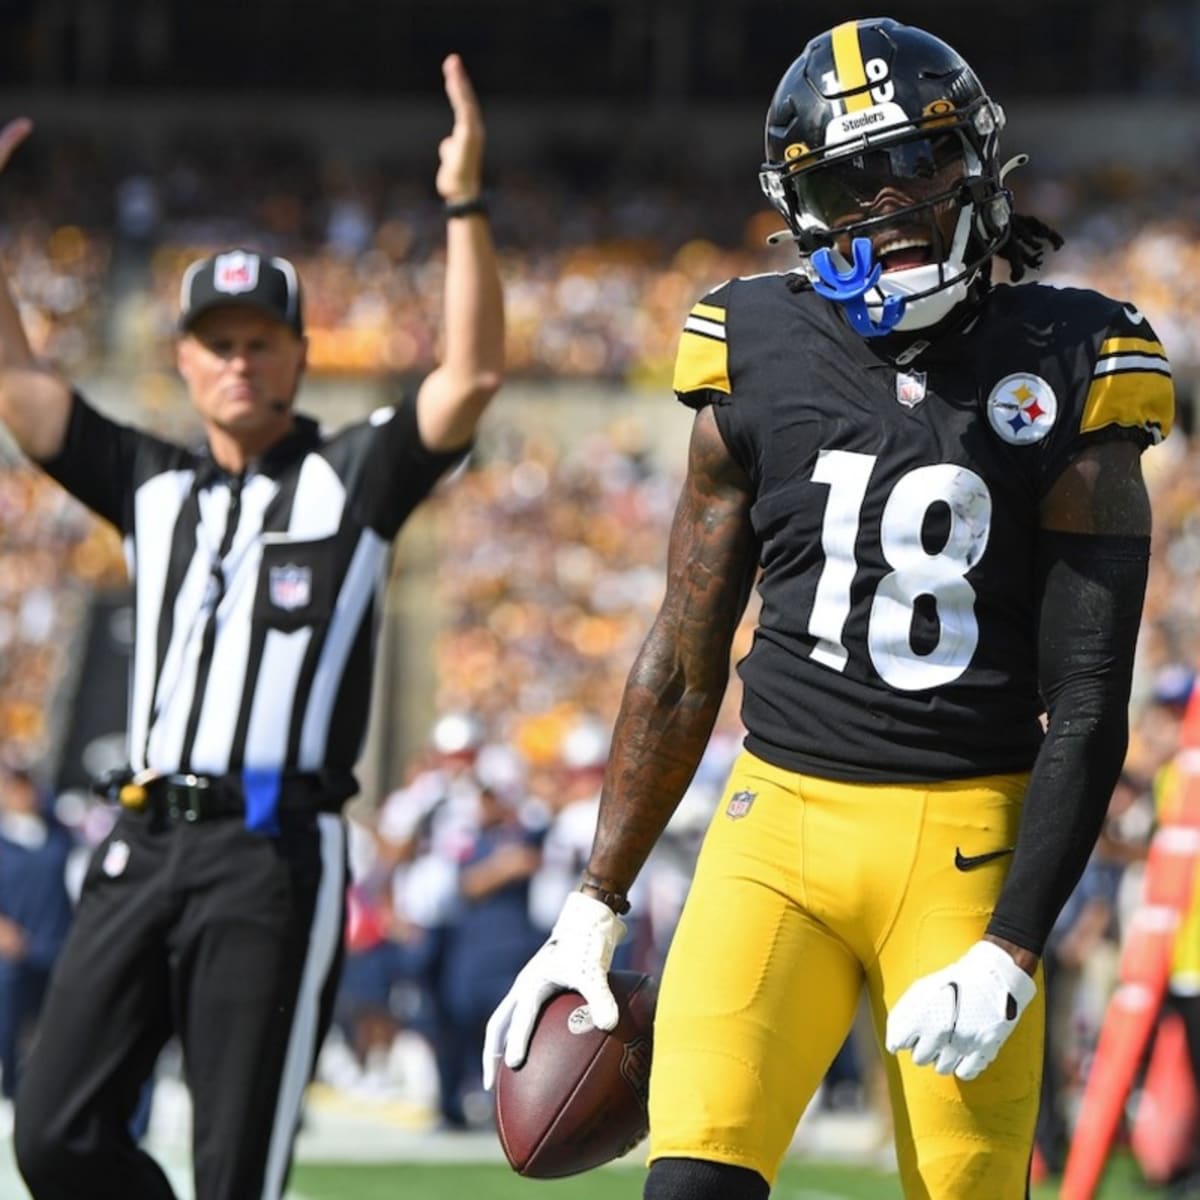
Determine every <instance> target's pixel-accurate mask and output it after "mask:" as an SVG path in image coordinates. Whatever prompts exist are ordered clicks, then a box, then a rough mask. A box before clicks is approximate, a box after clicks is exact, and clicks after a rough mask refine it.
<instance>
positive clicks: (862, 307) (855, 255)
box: [809, 237, 907, 337]
mask: <svg viewBox="0 0 1200 1200" xmlns="http://www.w3.org/2000/svg"><path fill="white" fill-rule="evenodd" d="M851 256H852V261H851V264H850V269H849V270H848V271H842V270H840V269H839V268H838V265H837V263H836V262H835V261H834V258H833V252H832V251H831V250H830V249H829V248H828V247H827V246H822V247H821V248H820V249H819V250H814V251H813V253H812V256H811V258H810V259H809V261H810V262H811V263H812V268H813V272H814V274H815V275H816V278H815V279H814V280H813V281H812V285H813V291H815V292H816V293H817V294H818V295H819V296H824V297H825V299H826V300H834V301H836V302H837V303H838V304H840V305H841V306H842V308H843V309H845V312H846V319H847V320H848V321H849V322H850V324H851V326H852V327H853V329H854V331H855V332H856V333H858V334H859V335H861V336H862V337H882V336H883V335H884V334H887V333H891V332H892V330H893V329H895V328H896V326H897V325H898V324H899V323H900V321H901V319H902V318H903V316H904V307H905V304H906V303H907V299H906V297H904V296H888V297H887V298H886V299H885V300H884V301H883V303H882V304H881V305H879V304H876V305H872V307H873V308H876V309H877V310H878V312H879V316H878V318H875V317H872V315H871V313H870V312H869V311H868V309H867V302H866V298H865V297H866V294H867V293H868V292H869V291H870V290H871V289H872V288H874V287H875V285H876V284H877V283H878V282H879V277H880V275H882V274H883V265H882V264H881V263H877V262H874V261H873V260H874V250H873V249H872V247H871V239H870V238H865V237H856V238H855V239H854V241H853V243H852V244H851Z"/></svg>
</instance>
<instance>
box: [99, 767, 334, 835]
mask: <svg viewBox="0 0 1200 1200" xmlns="http://www.w3.org/2000/svg"><path fill="white" fill-rule="evenodd" d="M356 790H357V788H356V787H352V788H350V789H349V790H347V789H345V787H344V786H343V787H342V788H339V787H338V786H337V782H335V781H333V780H331V779H329V778H326V776H325V775H323V774H320V773H316V772H313V773H311V774H301V775H285V776H284V777H283V778H282V780H281V781H280V785H279V798H278V801H277V803H276V809H277V811H278V812H280V813H318V812H340V811H341V807H342V804H343V802H344V801H345V800H346V799H347V797H348V796H350V795H353V793H354V791H356ZM115 798H116V801H117V803H118V804H119V805H120V806H121V807H122V808H124V809H126V810H128V811H129V812H146V813H151V814H153V815H155V816H159V817H163V818H165V819H167V820H169V821H183V822H186V823H187V824H196V823H198V822H200V821H213V820H217V819H219V818H221V817H241V816H244V815H245V813H246V795H245V791H244V789H243V787H242V781H241V778H240V776H237V775H192V774H177V775H155V776H152V777H149V778H134V779H131V780H129V781H128V782H126V783H122V784H121V785H120V787H119V788H117V789H116V797H115Z"/></svg>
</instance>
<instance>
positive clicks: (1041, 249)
mask: <svg viewBox="0 0 1200 1200" xmlns="http://www.w3.org/2000/svg"><path fill="white" fill-rule="evenodd" d="M1062 244H1063V237H1062V234H1061V233H1059V232H1058V230H1056V229H1051V228H1050V226H1049V225H1047V224H1045V223H1044V222H1042V221H1039V220H1038V219H1037V217H1030V216H1026V215H1025V214H1024V213H1013V215H1012V217H1011V219H1010V222H1009V227H1008V237H1007V238H1006V239H1005V241H1004V244H1003V245H1002V246H1001V247H1000V249H999V250H997V251H996V257H997V258H1002V259H1004V261H1005V262H1006V263H1008V269H1009V274H1010V275H1011V277H1012V280H1013V282H1014V283H1015V282H1016V281H1017V280H1018V279H1020V278H1022V276H1024V274H1025V272H1026V270H1031V271H1036V270H1038V269H1039V268H1040V267H1041V265H1042V259H1043V258H1045V256H1046V247H1047V246H1049V247H1050V249H1051V250H1057V249H1059V247H1060V246H1062Z"/></svg>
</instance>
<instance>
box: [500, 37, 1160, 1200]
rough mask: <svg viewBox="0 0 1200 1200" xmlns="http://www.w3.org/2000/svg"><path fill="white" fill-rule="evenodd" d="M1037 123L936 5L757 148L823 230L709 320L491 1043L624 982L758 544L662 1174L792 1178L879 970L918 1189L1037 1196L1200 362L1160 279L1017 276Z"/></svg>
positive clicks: (778, 196) (774, 107) (806, 228)
mask: <svg viewBox="0 0 1200 1200" xmlns="http://www.w3.org/2000/svg"><path fill="white" fill-rule="evenodd" d="M1003 124H1004V115H1003V113H1002V111H1001V109H1000V107H999V106H998V105H997V104H996V103H995V102H994V101H993V100H992V99H991V98H990V97H989V96H988V94H987V93H986V92H985V91H984V89H983V87H982V86H981V84H980V82H979V80H978V78H977V77H976V75H975V73H974V72H973V71H972V69H971V68H970V66H969V65H968V64H967V63H966V62H965V61H964V60H963V59H962V58H961V57H960V56H959V55H958V54H957V53H956V52H955V51H954V50H953V49H951V48H950V47H949V46H947V45H946V44H945V43H943V42H942V41H940V40H939V39H937V38H936V37H933V36H931V35H930V34H928V33H925V32H923V31H921V30H919V29H914V28H911V27H906V26H904V25H901V24H898V23H897V22H895V21H893V20H886V19H876V20H861V21H847V22H845V23H844V24H841V25H839V26H837V27H836V28H835V29H832V30H830V31H828V32H826V33H823V34H821V35H820V36H819V37H817V38H815V39H814V40H813V41H811V42H810V43H809V44H808V46H807V47H805V49H804V52H803V53H802V54H801V55H800V57H799V58H798V59H797V60H796V61H795V62H794V63H793V64H792V66H791V67H790V68H789V69H788V71H787V73H786V74H785V75H784V77H783V79H782V81H781V82H780V84H779V87H778V89H777V90H776V93H775V96H774V99H773V100H772V102H771V105H770V109H769V112H768V116H767V122H766V162H765V163H764V164H763V167H762V175H761V181H762V185H763V188H764V190H765V192H766V194H767V196H768V197H769V199H770V200H771V202H772V204H773V205H774V206H775V208H776V209H777V210H778V211H779V213H780V215H781V216H782V217H783V220H784V221H785V222H786V226H787V229H786V232H785V235H784V236H786V237H787V238H789V239H792V240H793V241H794V242H795V244H796V246H797V248H798V250H799V252H800V266H799V268H798V269H797V270H795V271H794V272H790V273H783V274H768V275H760V276H754V277H750V278H745V279H733V280H730V281H729V282H727V283H725V284H722V285H721V286H720V287H718V288H716V289H715V290H714V291H712V292H710V293H709V294H708V295H706V296H705V297H704V298H703V299H702V300H701V301H700V302H699V303H698V304H696V305H695V306H694V307H693V308H692V310H691V312H690V313H689V314H688V316H687V318H686V321H685V324H684V329H683V333H682V335H681V338H680V342H679V350H678V358H677V364H676V369H675V382H674V386H675V390H676V392H677V394H678V396H679V398H680V399H681V400H682V401H683V402H684V403H685V404H687V405H689V406H691V407H692V408H694V409H695V410H696V417H695V423H694V427H693V432H692V438H691V447H690V458H689V466H688V473H687V478H686V481H685V483H684V486H683V491H682V495H681V497H680V500H679V505H678V509H677V511H676V515H675V521H674V526H673V529H672V533H671V539H670V547H669V561H668V582H667V590H666V595H665V598H664V600H663V603H662V607H661V610H660V612H659V614H658V616H657V618H656V620H655V622H654V625H653V626H652V628H651V630H650V632H649V635H648V637H647V639H646V641H645V644H644V645H643V647H642V649H641V652H640V654H639V655H638V657H637V660H636V661H635V663H634V665H633V669H632V672H631V674H630V676H629V680H628V684H627V686H626V689H625V693H624V698H623V702H622V705H621V711H620V714H619V716H618V718H617V722H616V726H615V729H614V736H613V754H612V758H611V761H610V764H609V769H608V772H607V776H606V779H605V785H604V791H603V798H602V801H601V806H600V813H599V819H598V826H597V831H596V836H595V841H594V845H593V848H592V852H591V857H590V860H589V863H588V868H587V871H586V873H585V875H584V877H583V881H582V883H581V886H580V888H579V890H578V891H576V892H574V893H572V895H571V896H570V897H569V898H568V900H567V902H566V904H565V905H564V908H563V910H562V914H561V916H560V918H559V920H558V922H557V924H556V926H555V929H554V931H553V932H552V934H551V936H550V938H549V939H548V941H547V942H546V944H545V946H544V947H543V948H542V949H541V950H540V951H539V952H538V953H537V955H536V956H535V957H534V958H533V959H532V960H531V961H530V962H529V964H527V966H526V967H525V968H524V969H523V971H522V972H521V974H520V975H519V976H518V978H517V979H516V981H515V982H514V984H513V988H512V990H511V992H510V993H509V996H508V997H507V999H506V1000H505V1001H504V1003H503V1004H501V1006H500V1007H499V1008H498V1009H497V1011H496V1013H495V1014H494V1016H493V1018H492V1023H491V1028H490V1031H489V1040H488V1045H487V1049H486V1051H485V1058H486V1061H485V1070H486V1071H487V1072H488V1075H489V1078H490V1077H491V1075H492V1073H493V1072H494V1069H495V1065H496V1058H497V1056H499V1055H500V1054H501V1053H503V1055H504V1057H505V1059H506V1061H507V1062H508V1063H509V1064H510V1065H516V1064H519V1063H520V1062H521V1061H522V1060H523V1057H524V1055H525V1053H526V1048H527V1045H528V1041H529V1036H530V1031H531V1029H532V1027H533V1025H534V1022H535V1020H536V1017H537V1013H538V1009H539V1007H540V1005H541V1004H542V1003H543V1001H544V1000H545V999H546V997H547V996H548V995H549V994H551V993H552V992H554V991H556V990H558V989H560V988H575V989H578V990H579V991H581V992H582V993H583V994H584V996H585V997H586V998H587V1000H588V1002H589V1005H590V1006H591V1010H592V1014H593V1017H594V1019H595V1020H596V1022H597V1024H599V1025H601V1026H605V1023H606V1022H610V1023H611V1022H612V1021H613V1020H614V1019H615V1015H616V1009H615V1005H614V1002H613V999H612V996H611V994H610V993H609V991H608V989H607V986H606V982H605V980H606V970H607V968H608V965H609V961H610V958H611V955H612V952H613V947H614V945H615V944H616V943H617V941H618V940H619V938H620V937H621V932H622V922H621V921H620V916H621V914H622V912H623V911H624V910H625V908H626V907H627V901H626V898H625V897H626V894H627V892H628V890H629V887H630V884H631V883H632V881H633V879H634V876H635V874H636V873H637V871H638V870H639V868H640V867H641V865H642V863H643V862H644V861H645V859H646V856H647V854H648V853H649V851H650V849H651V847H652V846H653V844H654V842H655V840H656V839H657V838H658V836H659V835H660V834H661V832H662V830H663V827H664V826H665V825H666V823H667V820H668V818H669V817H670V815H671V812H672V810H673V809H674V808H675V806H676V804H678V802H679V800H680V797H681V796H682V795H683V793H684V791H685V789H686V787H687V785H688V781H689V780H690V778H691V776H692V773H693V771H694V770H695V768H696V765H697V763H698V762H699V760H700V756H701V754H702V752H703V750H704V746H705V742H706V739H707V738H708V735H709V731H710V729H711V728H712V724H713V720H714V718H715V716H716V713H717V710H718V705H719V704H720V701H721V697H722V694H723V692H724V690H725V686H726V681H727V673H728V672H727V662H728V658H729V649H730V645H731V640H732V638H733V635H734V631H735V629H736V627H737V625H738V623H739V620H740V619H741V616H742V613H743V609H744V606H745V603H746V600H747V594H748V592H749V590H750V588H751V586H752V585H753V583H754V581H755V578H756V577H757V579H758V589H759V593H760V596H761V600H762V605H761V616H760V619H759V624H758V628H757V630H756V633H755V637H754V641H753V646H752V648H751V650H750V651H749V653H748V654H747V655H746V657H745V658H744V659H743V660H742V662H741V663H740V665H739V670H740V673H741V676H742V680H743V684H744V701H743V713H742V716H743V721H744V724H745V727H746V730H747V736H746V739H745V747H744V751H743V753H742V754H741V757H740V758H739V759H738V761H737V762H736V763H735V764H734V767H733V770H732V773H731V775H730V778H729V780H728V784H727V787H726V791H725V796H724V799H723V800H722V801H721V803H720V804H719V805H718V807H717V810H716V812H715V815H714V817H713V819H712V823H711V825H710V827H709V830H708V833H707V837H706V841H705V845H704V848H703V850H702V851H701V854H700V859H699V863H698V866H697V870H696V875H695V878H694V881H693V884H692V888H691V891H690V894H689V897H688V901H687V904H686V906H685V909H684V913H683V916H682V919H681V923H680V925H679V928H678V931H677V933H676V935H675V938H674V941H673V943H672V946H671V950H670V954H669V957H668V960H667V964H666V967H665V971H664V977H663V980H662V989H661V995H660V999H659V1005H658V1013H657V1018H656V1025H655V1048H654V1063H653V1073H652V1078H651V1087H650V1162H651V1166H650V1170H649V1175H648V1177H647V1183H646V1188H645V1195H646V1197H648V1198H650V1200H684V1198H685V1197H686V1198H687V1200H707V1198H709V1197H712V1198H714V1200H715V1198H717V1197H719V1198H720V1200H752V1198H754V1200H757V1198H761V1197H764V1196H766V1195H767V1194H768V1192H769V1189H770V1185H771V1183H772V1181H773V1180H774V1179H775V1176H776V1173H777V1170H778V1168H779V1163H780V1160H781V1158H782V1157H783V1154H784V1152H785V1150H786V1149H787V1147H788V1144H789V1142H790V1140H791V1138H792V1136H793V1132H794V1130H795V1127H796V1124H797V1122H798V1120H799V1118H800V1116H801V1115H802V1113H803V1112H804V1110H805V1107H806V1106H807V1104H808V1103H809V1100H810V1099H811V1098H812V1096H813V1094H814V1092H815V1091H816V1089H817V1087H818V1085H819V1084H820V1081H821V1079H822V1077H823V1075H824V1074H825V1071H826V1068H827V1067H828V1065H829V1063H830V1061H831V1060H832V1058H833V1057H834V1054H835V1053H836V1052H837V1049H838V1047H839V1046H840V1045H841V1044H842V1042H843V1040H844V1038H845V1036H846V1033H847V1031H848V1030H849V1028H850V1024H851V1021H852V1019H853V1017H854V1013H855V1008H856V1005H857V1002H858V998H859V995H860V992H861V989H862V988H863V987H864V986H865V987H866V989H867V992H868V995H869V998H870V1004H871V1010H872V1013H873V1015H874V1022H875V1026H876V1030H877V1033H878V1038H879V1041H880V1042H881V1043H882V1045H883V1046H884V1047H886V1050H887V1051H888V1053H887V1054H886V1055H885V1059H886V1063H887V1074H888V1082H889V1088H890V1095H891V1101H892V1106H893V1111H894V1127H895V1138H896V1147H897V1153H898V1158H899V1167H900V1174H901V1178H902V1182H903V1186H904V1191H905V1195H907V1196H909V1197H923V1198H932V1200H951V1198H954V1200H963V1198H966V1197H970V1200H1014V1198H1015V1197H1019V1196H1024V1195H1025V1194H1026V1189H1027V1173H1028V1164H1029V1159H1030V1152H1031V1146H1032V1139H1033V1129H1034V1120H1035V1116H1036V1112H1037V1106H1038V1086H1039V1077H1040V1068H1041V1061H1042V1054H1041V1043H1042V1019H1043V1014H1042V1003H1041V1001H1042V997H1041V995H1040V994H1039V986H1038V981H1039V969H1038V963H1039V956H1040V953H1041V950H1042V947H1043V943H1044V941H1045V938H1046V934H1047V932H1048V931H1049V929H1050V927H1051V925H1052V924H1053V922H1054V919H1055V916H1056V914H1057V913H1058V911H1059V908H1060V906H1061V905H1062V904H1063V902H1064V900H1065V899H1066V897H1067V896H1068V894H1069V893H1070V892H1071V890H1072V888H1073V886H1074V884H1075V882H1076V880H1077V879H1078V878H1079V876H1080V873H1081V872H1082V869H1083V867H1084V864H1085V862H1086V861H1087V858H1088V854H1089V851H1090V850H1091V848H1092V845H1093V842H1094V840H1095V838H1096V836H1097V833H1098V831H1099V829H1100V827H1101V823H1102V821H1103V819H1104V814H1105V809H1106V806H1107V804H1108V800H1109V795H1110V793H1111V791H1112V788H1113V784H1114V782H1115V780H1116V778H1117V774H1118V772H1119V770H1120V768H1121V764H1122V760H1123V757H1124V753H1125V748H1126V742H1127V734H1128V729H1127V719H1128V718H1127V708H1128V700H1129V689H1130V676H1131V671H1132V665H1133V657H1134V646H1135V640H1136V637H1137V631H1138V624H1139V620H1140V616H1141V607H1142V598H1143V592H1144V589H1145V581H1146V568H1147V561H1148V556H1149V534H1150V511H1149V504H1148V500H1147V495H1146V489H1145V486H1144V484H1143V479H1142V473H1141V468H1140V462H1139V460H1140V455H1141V453H1142V451H1143V450H1144V449H1145V448H1146V447H1148V446H1150V445H1152V444H1153V443H1155V442H1157V441H1159V440H1160V439H1161V438H1163V437H1164V436H1165V435H1166V434H1167V433H1168V431H1169V429H1170V426H1171V422H1172V416H1173V388H1172V383H1171V374H1170V369H1169V367H1168V365H1167V359H1166V356H1165V355H1164V353H1163V348H1162V345H1161V344H1160V343H1159V340H1158V338H1157V337H1156V336H1155V334H1154V332H1153V330H1152V329H1151V327H1150V325H1149V323H1148V322H1147V321H1146V319H1145V318H1144V317H1143V316H1142V314H1141V313H1139V312H1138V311H1137V310H1136V309H1135V308H1133V307H1132V306H1130V305H1129V304H1125V303H1122V302H1121V301H1119V300H1113V299H1109V298H1108V297H1107V296H1102V295H1099V294H1097V293H1095V292H1091V291H1078V290H1066V289H1063V290H1060V289H1057V288H1051V287H1046V286H1043V285H1039V284H1036V283H1026V284H1022V285H1021V286H1011V285H1002V284H1000V283H999V282H994V281H993V278H992V275H993V267H994V265H995V261H996V260H997V259H998V258H999V259H1003V260H1004V261H1005V262H1006V263H1007V268H1008V275H1009V277H1010V279H1012V280H1014V281H1016V280H1019V279H1021V278H1022V276H1023V275H1024V273H1025V272H1026V271H1027V270H1028V269H1030V268H1035V267H1037V266H1039V265H1040V263H1041V260H1042V255H1043V253H1044V251H1045V249H1046V248H1047V246H1057V245H1058V244H1061V239H1060V238H1059V237H1058V235H1057V234H1055V233H1054V232H1053V231H1052V230H1050V229H1048V228H1047V227H1046V226H1045V225H1042V224H1041V223H1040V222H1038V221H1036V220H1034V219H1032V218H1029V217H1025V216H1022V215H1017V214H1014V212H1013V211H1012V206H1011V198H1010V193H1009V191H1008V189H1007V188H1006V187H1005V181H1004V177H1005V173H1006V170H1007V169H1008V167H1009V166H1012V165H1013V163H1009V164H1007V165H1002V164H1001V160H1000V158H999V157H998V155H999V150H998V144H997V143H998V138H999V135H1000V132H1001V129H1002V127H1003ZM1018 161H1020V160H1013V162H1014V163H1015V162H1018ZM1043 715H1044V716H1045V723H1044V726H1045V727H1044V728H1043V720H1042V718H1043ZM607 1027H611V1025H609V1026H607Z"/></svg>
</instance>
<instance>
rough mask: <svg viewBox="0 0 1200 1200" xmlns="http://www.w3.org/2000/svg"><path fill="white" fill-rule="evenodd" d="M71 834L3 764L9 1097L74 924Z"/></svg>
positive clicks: (1, 874)
mask: <svg viewBox="0 0 1200 1200" xmlns="http://www.w3.org/2000/svg"><path fill="white" fill-rule="evenodd" d="M73 844H74V843H73V841H72V838H71V835H70V834H69V833H68V832H67V831H66V830H65V829H64V828H63V827H62V826H61V825H60V824H59V823H58V822H57V821H56V820H55V819H54V817H53V816H52V815H51V814H50V813H49V812H48V811H47V809H46V807H45V806H44V805H43V803H42V799H41V797H40V795H39V794H38V788H37V785H36V783H35V782H34V780H33V778H32V777H31V776H30V774H29V772H28V771H26V770H25V769H23V768H21V767H13V766H4V767H2V768H0V1095H2V1096H3V1097H4V1099H5V1100H6V1101H11V1100H12V1098H13V1095H14V1094H15V1092H16V1088H17V1083H18V1080H19V1078H20V1069H21V1062H22V1059H23V1057H24V1052H25V1048H26V1046H27V1043H28V1041H29V1039H30V1037H31V1036H32V1034H33V1029H34V1026H35V1024H36V1021H37V1017H38V1014H39V1013H40V1011H41V1007H42V1000H43V998H44V996H45V993H46V984H47V982H48V981H49V978H50V969H51V967H53V965H54V962H55V959H56V958H57V957H58V953H59V951H60V950H61V949H62V945H63V942H64V941H65V940H66V936H67V930H68V928H69V927H70V924H71V915H72V905H71V899H70V897H69V896H68V894H67V883H66V870H67V860H68V858H69V857H70V854H71V850H72V847H73Z"/></svg>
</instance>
